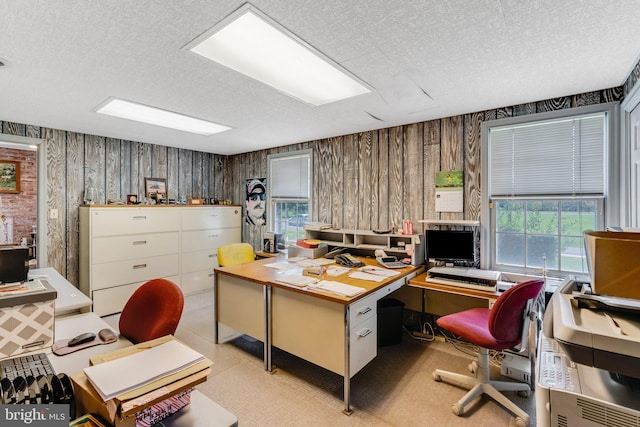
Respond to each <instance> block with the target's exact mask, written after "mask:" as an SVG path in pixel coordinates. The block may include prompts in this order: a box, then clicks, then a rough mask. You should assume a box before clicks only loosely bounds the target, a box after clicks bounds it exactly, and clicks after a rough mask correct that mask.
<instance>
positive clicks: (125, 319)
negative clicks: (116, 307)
mask: <svg viewBox="0 0 640 427" xmlns="http://www.w3.org/2000/svg"><path fill="white" fill-rule="evenodd" d="M183 307H184V295H183V294H182V290H181V289H180V287H179V286H178V285H176V284H175V283H173V282H172V281H170V280H167V279H153V280H149V281H148V282H146V283H144V284H143V285H142V286H140V287H139V288H138V289H136V291H135V292H134V293H133V295H131V297H129V299H128V300H127V303H126V304H125V306H124V308H123V309H122V313H121V314H120V321H119V324H118V327H119V329H120V334H121V335H122V336H124V337H125V338H127V339H128V340H129V341H131V342H133V343H134V344H137V343H140V342H143V341H149V340H153V339H156V338H160V337H163V336H165V335H173V334H174V333H175V332H176V329H177V328H178V323H179V322H180V317H181V316H182V309H183Z"/></svg>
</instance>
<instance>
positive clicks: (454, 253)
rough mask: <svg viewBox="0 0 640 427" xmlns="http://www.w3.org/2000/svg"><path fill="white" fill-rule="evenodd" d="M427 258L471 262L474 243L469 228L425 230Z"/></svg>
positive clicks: (472, 234)
mask: <svg viewBox="0 0 640 427" xmlns="http://www.w3.org/2000/svg"><path fill="white" fill-rule="evenodd" d="M426 237H427V238H426V241H427V259H432V260H436V261H445V262H453V263H454V264H455V263H473V262H475V259H476V244H475V240H474V233H473V231H471V230H427V231H426Z"/></svg>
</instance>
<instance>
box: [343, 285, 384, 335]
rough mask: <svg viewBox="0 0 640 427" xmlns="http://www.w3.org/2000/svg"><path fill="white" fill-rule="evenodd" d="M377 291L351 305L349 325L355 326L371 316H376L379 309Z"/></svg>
mask: <svg viewBox="0 0 640 427" xmlns="http://www.w3.org/2000/svg"><path fill="white" fill-rule="evenodd" d="M378 299H379V297H378V296H377V292H376V293H373V294H371V295H369V296H367V297H365V298H363V299H361V300H358V301H356V302H354V303H353V304H351V305H350V306H349V327H351V328H353V327H355V326H357V325H359V324H360V323H361V322H363V321H364V320H366V319H368V318H369V317H371V316H375V315H376V313H377V311H378Z"/></svg>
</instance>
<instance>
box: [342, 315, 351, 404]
mask: <svg viewBox="0 0 640 427" xmlns="http://www.w3.org/2000/svg"><path fill="white" fill-rule="evenodd" d="M349 325H350V324H349V305H346V306H345V310H344V394H343V397H344V409H343V410H342V413H343V414H345V415H351V414H353V411H352V410H351V357H350V355H351V349H350V348H349V346H350V343H351V340H350V335H349V334H350V331H351V328H350V327H349Z"/></svg>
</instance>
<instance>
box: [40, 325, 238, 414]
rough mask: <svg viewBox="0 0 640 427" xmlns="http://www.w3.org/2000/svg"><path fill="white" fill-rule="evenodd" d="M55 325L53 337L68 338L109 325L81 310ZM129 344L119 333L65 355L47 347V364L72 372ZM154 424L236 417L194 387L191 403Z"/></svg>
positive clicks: (58, 371) (57, 369) (60, 370)
mask: <svg viewBox="0 0 640 427" xmlns="http://www.w3.org/2000/svg"><path fill="white" fill-rule="evenodd" d="M55 325H56V329H55V334H56V340H58V339H67V338H72V337H74V336H76V335H78V334H79V333H82V332H87V331H94V332H97V331H99V330H100V329H103V328H109V325H108V324H107V322H105V321H104V320H103V319H101V318H100V317H98V316H97V315H96V314H95V313H84V314H78V315H75V316H69V317H65V318H63V319H59V320H56V323H55ZM130 345H131V343H130V342H129V341H128V340H127V339H126V338H123V337H122V336H119V338H118V341H116V342H114V343H111V344H106V345H97V346H94V347H89V348H85V349H83V350H79V351H76V352H74V353H70V354H67V355H65V356H56V355H55V354H53V353H51V352H50V351H51V350H50V349H49V351H48V352H47V353H48V357H49V359H50V360H51V364H52V365H53V368H54V369H55V371H56V372H57V373H62V372H64V373H67V374H73V373H75V372H78V371H80V370H81V369H83V368H86V367H88V366H89V357H91V356H93V355H97V354H102V353H107V352H110V351H114V350H117V349H119V348H123V347H128V346H130ZM77 415H82V414H77ZM157 425H159V426H165V427H190V426H204V425H206V426H212V427H223V426H224V427H227V426H237V425H238V419H237V418H236V416H235V415H233V414H232V413H231V412H229V411H227V410H226V409H224V408H223V407H221V406H220V405H218V404H217V403H215V402H214V401H212V400H211V399H209V398H208V397H207V396H205V395H204V394H202V393H200V392H199V391H198V390H194V391H192V392H191V403H190V404H189V405H188V406H187V407H185V408H183V409H181V410H180V411H178V412H176V413H175V414H173V415H171V416H170V417H168V418H166V419H164V420H163V421H162V422H160V423H159V424H157Z"/></svg>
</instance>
